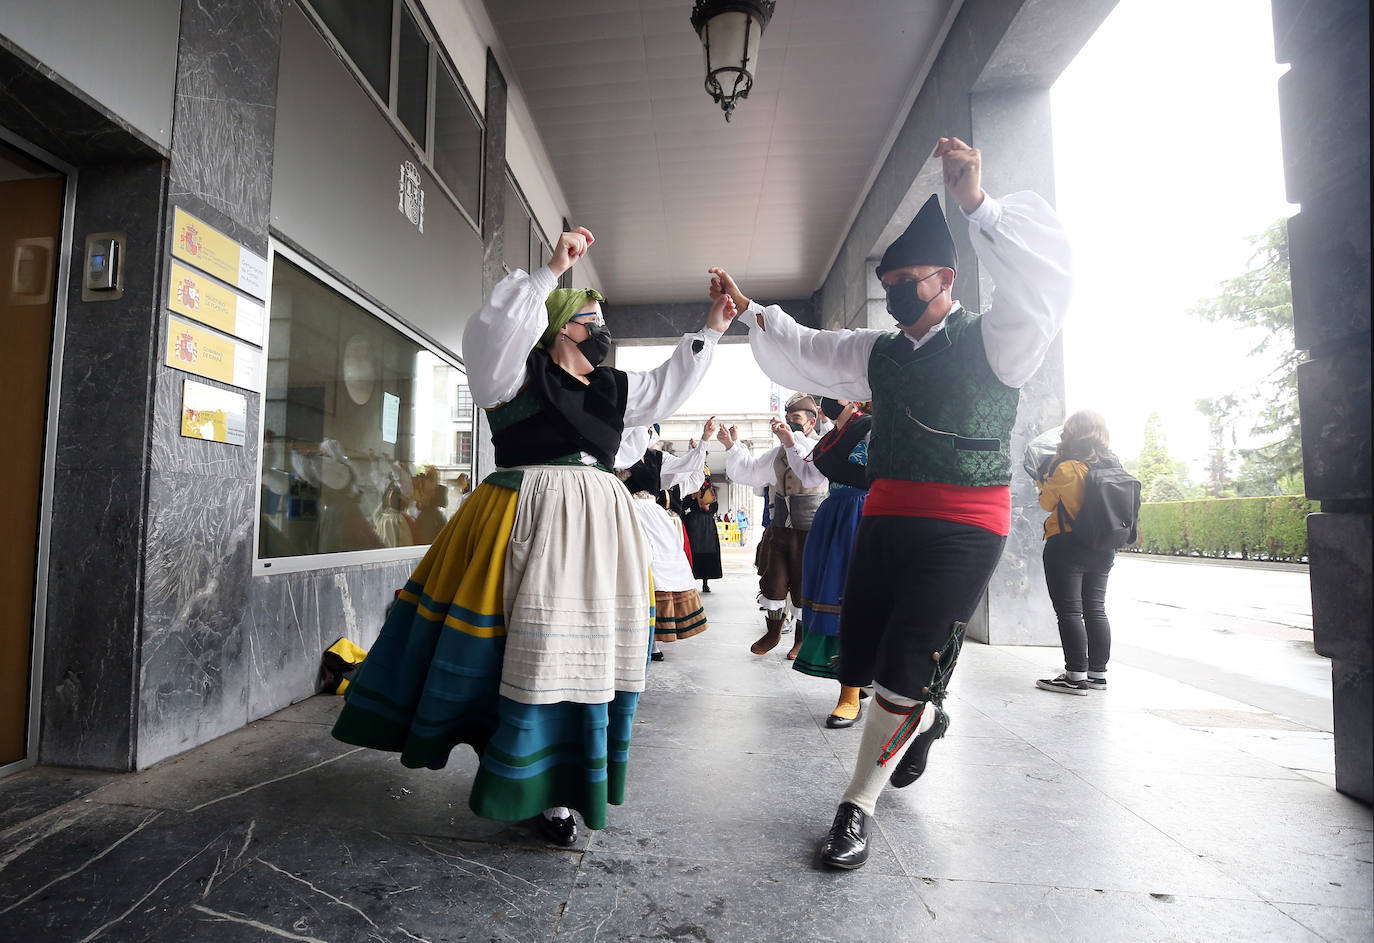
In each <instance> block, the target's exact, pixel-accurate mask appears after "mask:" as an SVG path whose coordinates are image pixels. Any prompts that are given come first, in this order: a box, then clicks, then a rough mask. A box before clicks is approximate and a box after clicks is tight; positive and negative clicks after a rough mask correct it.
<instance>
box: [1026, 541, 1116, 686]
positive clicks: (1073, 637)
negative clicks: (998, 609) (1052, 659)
mask: <svg viewBox="0 0 1374 943" xmlns="http://www.w3.org/2000/svg"><path fill="white" fill-rule="evenodd" d="M1044 560H1045V585H1046V587H1047V588H1048V589H1049V591H1050V602H1052V603H1054V614H1055V615H1056V616H1057V617H1058V618H1059V641H1060V643H1061V644H1062V645H1063V646H1064V668H1065V669H1066V670H1068V671H1106V670H1107V660H1108V659H1109V658H1110V657H1111V654H1112V627H1111V624H1110V623H1109V622H1108V621H1107V577H1108V576H1109V575H1110V574H1111V572H1112V564H1113V563H1114V562H1115V561H1116V551H1115V550H1092V549H1090V548H1087V547H1083V546H1080V545H1079V544H1076V543H1074V540H1073V538H1072V537H1067V536H1065V535H1063V534H1055V535H1054V536H1052V537H1050V538H1049V539H1048V540H1046V541H1045V555H1044Z"/></svg>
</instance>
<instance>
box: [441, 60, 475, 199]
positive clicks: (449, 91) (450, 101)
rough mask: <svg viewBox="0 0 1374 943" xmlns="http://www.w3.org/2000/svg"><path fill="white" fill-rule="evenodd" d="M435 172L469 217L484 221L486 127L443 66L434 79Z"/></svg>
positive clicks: (446, 67)
mask: <svg viewBox="0 0 1374 943" xmlns="http://www.w3.org/2000/svg"><path fill="white" fill-rule="evenodd" d="M434 171H435V173H437V174H438V175H439V177H440V179H442V180H443V181H444V183H446V184H448V186H449V189H450V190H452V191H453V195H454V196H456V197H457V198H458V202H459V203H460V204H461V205H462V207H463V209H465V210H467V211H468V215H469V216H471V217H472V218H473V219H480V218H481V215H482V208H481V199H480V197H479V194H480V192H481V190H480V188H481V180H482V126H481V124H480V123H478V121H477V116H476V115H474V114H473V113H472V109H471V108H469V107H468V103H467V100H466V99H464V98H463V93H462V92H460V91H459V90H458V81H457V80H456V79H455V78H454V77H453V73H451V72H450V71H449V70H448V66H445V65H443V64H442V63H440V64H439V66H438V67H437V74H436V75H435V77H434Z"/></svg>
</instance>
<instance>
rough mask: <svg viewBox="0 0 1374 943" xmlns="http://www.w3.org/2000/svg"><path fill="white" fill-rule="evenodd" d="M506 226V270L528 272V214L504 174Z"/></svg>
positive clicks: (517, 193)
mask: <svg viewBox="0 0 1374 943" xmlns="http://www.w3.org/2000/svg"><path fill="white" fill-rule="evenodd" d="M505 179H506V213H505V216H506V225H505V229H504V234H505V239H504V253H505V257H504V259H503V261H504V262H505V263H506V268H508V269H510V270H511V271H512V272H514V271H515V270H516V269H518V268H522V269H524V270H525V271H527V272H528V271H529V270H530V236H529V234H530V214H529V213H528V212H527V211H526V210H525V201H524V200H522V199H520V191H518V190H516V189H515V184H514V183H512V182H511V179H510V174H506V177H505Z"/></svg>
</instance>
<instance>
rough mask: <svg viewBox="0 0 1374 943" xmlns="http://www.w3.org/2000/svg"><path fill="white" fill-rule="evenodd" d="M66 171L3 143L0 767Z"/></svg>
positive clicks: (25, 676) (21, 740) (20, 734)
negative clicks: (49, 166)
mask: <svg viewBox="0 0 1374 943" xmlns="http://www.w3.org/2000/svg"><path fill="white" fill-rule="evenodd" d="M65 185H66V178H65V177H63V176H62V175H60V174H58V173H56V172H55V171H51V170H49V169H48V168H46V167H43V166H42V165H39V164H37V163H35V162H34V161H32V160H29V159H28V158H27V157H25V156H24V155H22V154H20V153H19V152H18V151H15V150H13V149H10V148H8V147H6V146H5V145H4V144H3V143H0V444H3V447H4V450H5V459H4V460H3V461H0V502H3V503H4V506H5V513H4V521H5V528H4V529H5V534H4V541H5V545H6V546H5V550H4V552H3V553H0V767H3V766H5V765H6V764H9V763H13V762H15V761H17V760H22V759H24V758H25V757H26V755H27V753H28V748H29V736H28V731H29V726H30V720H31V718H30V717H29V703H30V699H29V694H30V685H31V684H32V683H33V681H34V679H32V678H31V677H30V674H31V666H32V662H33V646H34V585H35V579H36V575H37V574H36V570H35V567H36V565H37V557H38V532H39V527H40V526H41V524H42V521H40V519H39V513H40V509H41V506H42V488H43V455H44V428H45V426H46V424H47V409H48V374H49V368H50V366H51V363H52V343H53V320H54V317H55V313H56V305H57V300H58V299H57V297H56V284H57V266H58V262H59V257H60V253H61V251H62V206H63V197H64V192H63V191H64V187H65Z"/></svg>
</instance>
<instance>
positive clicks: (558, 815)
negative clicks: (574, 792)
mask: <svg viewBox="0 0 1374 943" xmlns="http://www.w3.org/2000/svg"><path fill="white" fill-rule="evenodd" d="M570 815H572V809H569V808H568V807H567V806H565V805H556V806H553V807H552V808H548V809H545V810H544V818H546V819H549V820H550V821H552V820H553V819H566V818H567V817H568V816H570Z"/></svg>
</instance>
